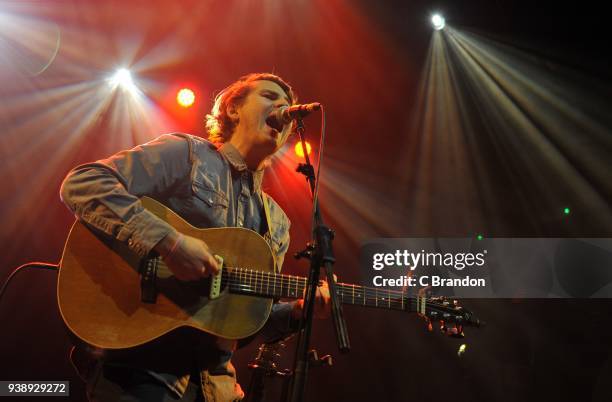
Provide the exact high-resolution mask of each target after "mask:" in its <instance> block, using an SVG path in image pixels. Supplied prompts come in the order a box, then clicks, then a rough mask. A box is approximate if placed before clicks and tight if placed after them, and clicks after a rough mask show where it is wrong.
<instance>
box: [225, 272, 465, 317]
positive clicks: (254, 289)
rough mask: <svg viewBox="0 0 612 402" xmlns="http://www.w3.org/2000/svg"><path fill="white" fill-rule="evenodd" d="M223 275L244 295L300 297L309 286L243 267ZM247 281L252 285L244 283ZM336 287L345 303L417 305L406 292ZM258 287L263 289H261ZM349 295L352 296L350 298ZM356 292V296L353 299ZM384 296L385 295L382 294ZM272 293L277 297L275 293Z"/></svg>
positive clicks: (302, 280) (299, 280)
mask: <svg viewBox="0 0 612 402" xmlns="http://www.w3.org/2000/svg"><path fill="white" fill-rule="evenodd" d="M223 274H224V275H223ZM222 276H224V277H225V282H226V283H228V285H229V286H233V289H234V290H237V291H243V292H245V293H259V294H266V293H270V287H271V286H272V288H273V289H274V290H276V288H278V289H279V292H280V294H278V296H281V297H282V296H285V294H283V293H284V291H285V290H286V296H287V297H298V296H297V294H300V293H302V292H303V290H304V288H305V287H306V285H307V279H306V278H303V277H299V276H292V275H287V274H277V273H273V272H265V271H257V270H253V269H249V268H242V267H225V270H223V271H222ZM247 280H248V281H249V282H251V283H249V284H247V283H245V282H246V281H247ZM252 282H254V283H252ZM292 282H294V283H292ZM264 286H266V292H264V291H263V287H264ZM336 286H337V289H338V290H339V292H338V293H339V296H340V297H341V298H342V300H343V301H344V297H345V296H346V297H348V298H349V299H351V300H353V304H358V303H357V302H358V301H359V300H363V304H364V305H372V306H382V305H387V306H388V307H389V308H396V309H405V308H406V307H408V306H410V307H414V306H415V305H416V298H412V297H409V296H406V295H405V292H403V291H401V292H400V291H397V290H379V289H376V288H369V287H366V286H359V285H352V284H344V283H337V284H336ZM258 288H259V289H260V290H258ZM294 289H295V290H294ZM290 292H291V294H290ZM296 293H297V294H296ZM347 293H349V294H348V295H347ZM353 293H355V295H354V296H353ZM381 293H383V294H382V295H381ZM385 293H386V295H385ZM273 294H274V296H277V294H276V292H275V291H274V292H273ZM391 296H394V297H391ZM426 305H427V306H429V307H432V308H434V309H436V310H445V312H449V313H454V314H457V313H458V311H457V310H455V309H454V308H453V307H448V306H444V305H441V304H438V303H431V302H426Z"/></svg>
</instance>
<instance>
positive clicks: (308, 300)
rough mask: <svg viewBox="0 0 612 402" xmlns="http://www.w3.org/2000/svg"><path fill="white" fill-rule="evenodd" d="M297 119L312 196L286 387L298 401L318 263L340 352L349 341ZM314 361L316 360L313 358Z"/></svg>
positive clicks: (329, 232) (329, 241) (329, 242)
mask: <svg viewBox="0 0 612 402" xmlns="http://www.w3.org/2000/svg"><path fill="white" fill-rule="evenodd" d="M296 120H297V127H296V131H297V133H298V135H299V136H300V141H301V143H302V149H303V150H304V160H305V163H303V164H299V165H298V168H297V171H298V172H300V173H302V174H303V175H304V176H306V180H307V181H308V183H309V184H310V192H311V194H312V196H313V224H314V228H313V233H314V237H315V243H314V245H311V244H309V245H308V246H307V248H306V249H305V250H304V251H302V252H300V253H298V255H301V256H307V257H308V258H309V259H310V272H309V274H308V287H307V288H306V294H305V296H304V307H303V310H302V318H301V320H300V327H299V328H300V330H299V331H298V341H297V347H296V357H295V362H294V370H293V379H292V382H291V387H290V390H289V398H288V400H287V401H288V402H302V400H303V398H304V389H305V385H306V378H307V375H308V366H309V363H310V361H309V347H310V335H311V332H312V317H313V315H314V307H315V305H314V302H315V296H316V294H317V285H318V283H319V274H320V269H321V266H323V267H324V268H325V272H326V275H327V283H328V285H329V294H330V299H331V310H332V318H333V321H334V327H335V330H336V339H337V341H338V348H339V349H340V351H341V352H342V353H346V352H348V351H349V350H350V342H349V337H348V331H347V328H346V322H345V321H344V315H343V313H342V306H341V304H340V300H339V299H338V293H337V290H336V281H335V279H334V272H333V263H334V262H335V258H334V254H333V250H332V240H333V235H334V234H333V231H332V230H331V229H330V228H329V227H327V226H326V225H325V223H324V222H323V217H322V216H321V211H320V209H319V200H318V197H317V198H314V196H315V183H316V180H317V178H316V177H315V171H314V167H313V166H312V164H311V163H310V158H309V157H308V152H306V140H305V136H304V131H305V129H304V123H303V121H302V119H301V118H298V119H296ZM317 363H318V362H317Z"/></svg>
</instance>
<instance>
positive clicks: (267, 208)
mask: <svg viewBox="0 0 612 402" xmlns="http://www.w3.org/2000/svg"><path fill="white" fill-rule="evenodd" d="M261 200H262V202H263V206H264V213H265V215H266V224H267V225H268V233H267V235H268V238H269V240H270V241H272V219H271V218H270V201H269V200H268V194H266V193H265V192H263V191H262V192H261ZM272 257H274V272H276V273H277V274H278V273H280V272H279V269H278V265H276V256H275V255H274V254H272Z"/></svg>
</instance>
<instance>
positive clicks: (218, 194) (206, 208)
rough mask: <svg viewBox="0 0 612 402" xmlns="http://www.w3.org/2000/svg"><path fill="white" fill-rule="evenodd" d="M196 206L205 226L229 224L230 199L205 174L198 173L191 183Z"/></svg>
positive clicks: (201, 224)
mask: <svg viewBox="0 0 612 402" xmlns="http://www.w3.org/2000/svg"><path fill="white" fill-rule="evenodd" d="M191 189H192V192H193V196H194V206H195V207H196V209H197V210H198V211H197V212H198V215H200V217H201V219H198V220H199V221H200V222H199V225H200V226H204V227H222V226H227V209H228V206H229V201H228V199H227V196H226V195H225V193H224V192H223V191H221V190H220V189H217V188H215V186H214V185H213V183H212V180H211V179H210V178H208V177H207V176H205V175H196V177H194V180H193V182H192V185H191Z"/></svg>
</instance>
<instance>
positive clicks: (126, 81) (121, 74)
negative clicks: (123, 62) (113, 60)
mask: <svg viewBox="0 0 612 402" xmlns="http://www.w3.org/2000/svg"><path fill="white" fill-rule="evenodd" d="M109 85H110V86H111V87H112V88H113V89H115V88H117V87H119V88H121V89H123V90H126V91H134V90H135V89H136V85H134V81H133V80H132V74H131V73H130V70H128V69H127V68H120V69H118V70H117V71H116V72H115V74H113V76H112V77H111V78H110V80H109Z"/></svg>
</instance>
